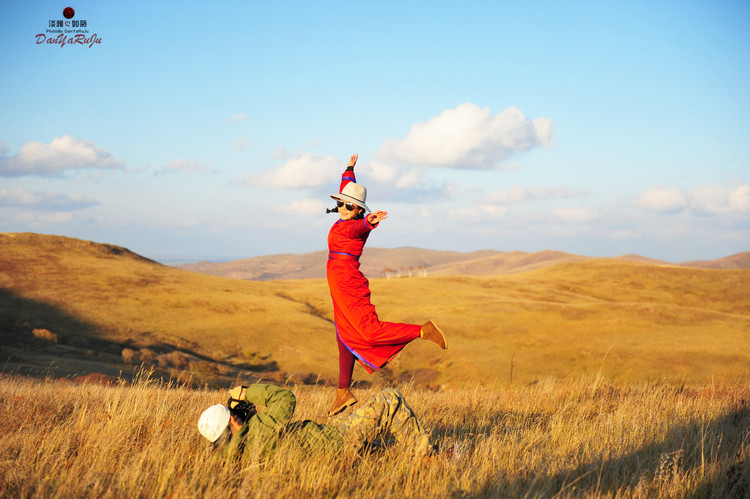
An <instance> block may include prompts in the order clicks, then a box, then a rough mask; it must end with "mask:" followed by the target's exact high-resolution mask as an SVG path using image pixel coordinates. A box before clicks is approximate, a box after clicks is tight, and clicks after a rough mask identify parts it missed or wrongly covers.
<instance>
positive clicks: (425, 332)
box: [419, 321, 448, 350]
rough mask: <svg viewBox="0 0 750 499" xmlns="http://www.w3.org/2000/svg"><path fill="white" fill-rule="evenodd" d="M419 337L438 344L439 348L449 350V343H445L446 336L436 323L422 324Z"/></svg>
mask: <svg viewBox="0 0 750 499" xmlns="http://www.w3.org/2000/svg"><path fill="white" fill-rule="evenodd" d="M419 337H420V338H422V339H424V340H429V341H431V342H433V343H435V344H437V346H439V347H440V348H442V349H443V350H446V349H447V348H448V342H447V341H445V335H444V334H443V331H442V330H441V329H440V328H439V327H438V326H437V324H435V321H427V322H425V323H424V324H422V331H421V332H420V333H419Z"/></svg>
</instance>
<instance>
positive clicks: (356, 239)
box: [326, 154, 447, 416]
mask: <svg viewBox="0 0 750 499" xmlns="http://www.w3.org/2000/svg"><path fill="white" fill-rule="evenodd" d="M358 157H359V155H357V154H354V155H353V156H352V157H351V159H350V160H349V165H348V167H347V168H346V171H344V173H343V175H342V176H341V186H340V188H339V194H331V197H332V198H333V199H335V200H336V205H337V208H335V209H334V210H335V211H338V214H339V217H340V219H339V220H337V221H336V223H335V224H333V227H331V230H330V232H329V233H328V264H327V267H326V276H327V278H328V287H329V289H330V291H331V299H332V300H333V318H334V320H335V323H336V338H337V340H338V347H339V383H338V390H337V391H336V399H335V401H334V403H333V406H332V407H331V409H330V411H329V415H331V416H332V415H334V414H337V413H339V412H341V411H343V410H344V409H346V408H347V407H348V406H350V405H353V404H355V403H357V399H356V397H354V395H353V394H352V392H351V391H350V390H349V386H350V385H351V380H352V372H353V370H354V360H355V359H357V360H358V361H359V362H360V363H361V364H362V365H363V366H364V368H365V369H367V371H368V372H370V373H372V372H374V371H377V370H378V369H380V368H382V367H384V366H385V365H386V364H387V363H388V362H389V361H390V360H391V359H392V358H393V357H394V356H395V355H396V354H397V353H398V352H400V351H401V349H402V348H404V347H405V346H406V345H407V343H410V342H411V341H413V340H415V339H417V338H422V339H425V340H429V341H432V342H434V343H436V344H437V345H438V346H439V347H440V348H442V349H443V350H445V349H446V348H447V344H446V342H445V336H444V335H443V332H442V331H441V330H440V329H439V328H438V327H437V324H435V322H434V321H427V322H425V323H424V324H422V325H421V326H420V325H418V324H402V323H397V322H383V321H381V320H380V319H378V314H377V313H376V312H375V307H374V306H373V304H372V303H370V288H369V282H368V281H367V279H366V278H365V276H364V275H363V274H362V272H360V270H359V257H360V256H361V255H362V249H363V248H364V246H365V242H366V241H367V236H369V235H370V231H372V230H373V229H374V228H375V227H377V226H378V224H379V223H380V222H381V221H383V220H385V219H386V218H387V217H388V213H387V212H385V211H375V212H370V209H369V208H368V207H367V205H366V204H365V200H366V198H367V190H366V189H365V188H364V187H363V186H361V185H359V184H357V183H356V177H355V176H354V165H356V164H357V158H358ZM365 212H370V213H369V214H367V215H366V216H365Z"/></svg>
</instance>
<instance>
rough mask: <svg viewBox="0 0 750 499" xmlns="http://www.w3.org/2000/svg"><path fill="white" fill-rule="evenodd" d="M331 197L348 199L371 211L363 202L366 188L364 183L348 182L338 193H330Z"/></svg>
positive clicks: (365, 198)
mask: <svg viewBox="0 0 750 499" xmlns="http://www.w3.org/2000/svg"><path fill="white" fill-rule="evenodd" d="M331 197H332V198H333V199H340V200H342V201H349V202H351V203H354V204H356V205H357V206H360V207H362V208H364V209H365V211H371V210H370V208H368V207H367V205H366V204H365V201H366V200H367V189H365V186H364V185H360V184H357V183H354V182H349V183H348V184H346V185H345V186H344V188H343V189H342V190H341V193H340V194H331Z"/></svg>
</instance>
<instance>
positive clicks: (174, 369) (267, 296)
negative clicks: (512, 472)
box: [0, 234, 750, 386]
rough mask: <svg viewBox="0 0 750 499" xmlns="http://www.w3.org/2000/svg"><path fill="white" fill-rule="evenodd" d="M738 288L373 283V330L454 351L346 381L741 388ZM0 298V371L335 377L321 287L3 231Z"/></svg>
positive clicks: (748, 316) (617, 278)
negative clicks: (391, 328)
mask: <svg viewBox="0 0 750 499" xmlns="http://www.w3.org/2000/svg"><path fill="white" fill-rule="evenodd" d="M527 264H528V265H533V264H534V262H527ZM748 283H750V271H748V270H704V269H692V268H685V267H678V266H665V265H652V264H645V263H640V262H632V261H621V260H606V259H601V260H587V261H572V262H568V263H563V264H558V265H554V266H550V267H545V268H541V269H537V270H533V271H528V272H522V273H512V274H503V275H495V276H480V277H472V276H427V277H419V278H412V279H372V280H371V287H372V291H373V296H372V299H373V303H374V304H375V305H376V306H377V307H378V313H379V315H380V317H381V319H383V320H390V321H397V322H411V323H421V322H423V321H424V320H426V319H428V318H434V319H437V320H438V321H439V323H440V324H441V326H442V327H443V328H444V329H445V331H446V333H447V335H448V343H449V349H448V350H447V351H441V350H438V349H436V348H435V347H434V345H432V344H429V343H427V342H423V341H415V342H414V343H412V344H410V345H409V346H408V347H407V348H406V349H404V351H403V352H402V353H401V354H399V356H398V357H396V359H395V360H394V361H393V362H392V363H391V364H390V365H389V366H388V368H386V369H384V370H383V371H381V373H380V374H379V375H376V376H370V375H367V374H365V373H364V371H363V370H361V369H360V368H356V369H355V379H357V380H360V381H364V382H373V381H378V380H379V379H382V378H386V379H414V380H416V381H417V382H419V383H424V384H429V385H442V384H448V385H454V386H456V385H459V386H460V385H462V384H465V383H468V382H476V380H482V381H484V382H486V383H489V384H492V383H501V384H506V383H509V382H522V383H528V382H533V381H535V380H539V379H543V378H545V377H558V378H559V377H566V376H571V375H579V374H582V373H583V374H585V373H590V374H597V373H600V374H602V375H605V376H608V377H612V378H613V379H620V380H661V379H668V380H675V381H676V382H686V383H690V382H693V381H695V382H703V381H706V380H711V379H714V380H719V379H730V378H731V379H734V378H741V377H743V376H748V375H750V335H748V331H750V284H748ZM0 296H2V301H0V303H1V306H0V334H2V342H0V343H1V344H0V355H2V359H3V368H4V370H6V371H7V370H12V371H15V372H44V371H45V370H50V369H51V370H52V371H53V374H57V375H70V374H72V373H86V372H92V371H98V372H107V373H114V374H117V372H118V370H123V371H125V372H127V371H128V370H131V371H132V369H133V366H134V365H136V364H137V363H139V362H141V361H143V362H145V363H146V365H147V366H154V367H155V368H156V369H159V370H161V371H163V372H166V373H169V374H172V375H174V376H177V375H179V374H180V373H183V372H187V373H191V375H192V376H193V379H194V380H195V381H196V382H199V383H203V382H217V383H219V382H221V383H228V382H230V380H236V379H238V378H239V379H250V378H257V377H266V378H271V379H275V380H277V381H284V380H286V379H290V380H293V381H296V382H303V381H307V382H314V381H316V380H329V381H331V380H334V379H335V376H336V370H337V362H336V355H337V350H336V343H335V336H334V325H333V322H332V311H331V304H330V296H329V294H328V289H327V285H326V282H325V280H324V279H300V280H289V281H271V282H255V281H243V280H237V279H227V278H221V277H215V276H208V275H202V274H198V273H194V272H187V271H183V270H179V269H175V268H171V267H166V266H163V265H160V264H158V263H156V262H153V261H151V260H148V259H145V258H142V257H140V256H138V255H135V254H133V253H131V252H129V251H127V250H126V249H124V248H118V247H116V246H111V245H100V244H95V243H90V242H88V241H79V240H75V239H70V238H62V237H57V236H40V235H36V234H0ZM35 331H36V332H35ZM44 331H47V333H44ZM127 361H130V362H131V364H126V362H127ZM50 366H52V367H50Z"/></svg>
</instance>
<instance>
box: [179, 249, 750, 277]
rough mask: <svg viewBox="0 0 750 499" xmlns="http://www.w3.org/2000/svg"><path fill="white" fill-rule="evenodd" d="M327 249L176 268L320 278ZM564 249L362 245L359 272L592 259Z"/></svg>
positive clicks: (732, 261)
mask: <svg viewBox="0 0 750 499" xmlns="http://www.w3.org/2000/svg"><path fill="white" fill-rule="evenodd" d="M327 255H328V253H327V252H325V251H316V252H313V253H306V254H302V255H298V254H291V253H285V254H278V255H268V256H259V257H255V258H245V259H241V260H233V261H229V262H206V261H203V262H195V263H180V264H177V265H175V267H177V268H180V269H183V270H190V271H192V272H200V273H203V274H209V275H215V276H221V277H231V278H233V279H247V280H254V281H272V280H279V279H318V278H325V262H326V258H327ZM596 259H599V258H592V257H587V256H581V255H573V254H570V253H564V252H562V251H551V250H546V251H539V252H535V253H525V252H523V251H509V252H503V251H494V250H482V251H474V252H469V253H462V252H457V251H435V250H426V249H419V248H407V247H404V248H395V249H383V248H365V251H364V253H363V255H362V259H361V263H362V267H361V269H362V272H363V273H364V274H365V275H366V276H368V277H373V278H378V277H408V276H409V275H416V274H420V275H433V276H450V275H453V276H459V275H470V276H492V275H502V274H512V273H518V272H527V271H529V270H536V269H541V268H544V267H549V266H552V265H559V264H561V263H571V262H585V261H589V260H596ZM610 259H614V260H622V261H628V262H639V263H647V264H653V265H680V266H686V267H691V268H704V269H750V252H745V253H739V254H737V255H733V256H729V257H726V258H721V259H719V260H712V261H701V262H687V263H683V264H673V263H669V262H665V261H662V260H656V259H653V258H648V257H644V256H640V255H622V256H619V257H614V258H610Z"/></svg>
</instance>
